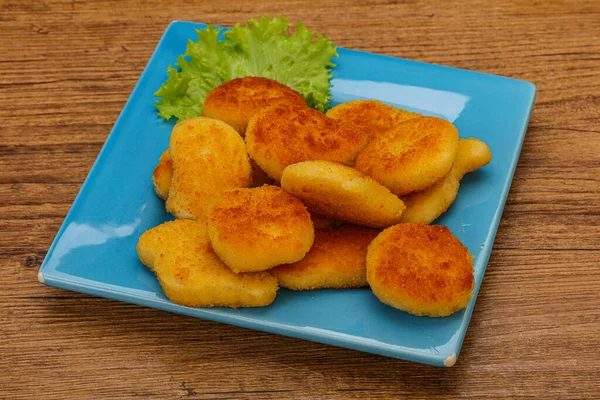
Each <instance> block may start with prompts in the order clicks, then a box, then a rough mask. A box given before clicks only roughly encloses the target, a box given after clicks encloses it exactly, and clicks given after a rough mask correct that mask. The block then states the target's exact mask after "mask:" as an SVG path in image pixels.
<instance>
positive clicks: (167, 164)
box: [152, 149, 273, 200]
mask: <svg viewBox="0 0 600 400" xmlns="http://www.w3.org/2000/svg"><path fill="white" fill-rule="evenodd" d="M250 164H251V166H252V183H251V184H250V187H258V186H262V185H270V184H272V183H273V179H271V178H269V175H267V174H265V172H264V171H263V170H262V169H260V167H259V166H258V165H256V163H255V162H254V161H252V160H250ZM172 178H173V162H172V160H171V153H170V152H169V150H168V149H167V150H166V151H165V152H164V153H162V155H161V156H160V160H159V161H158V164H157V165H156V167H155V168H154V173H153V174H152V182H153V183H154V191H155V192H156V194H157V195H158V197H160V198H161V199H163V200H167V198H168V197H169V188H170V187H171V179H172Z"/></svg>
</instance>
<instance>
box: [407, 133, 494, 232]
mask: <svg viewBox="0 0 600 400" xmlns="http://www.w3.org/2000/svg"><path fill="white" fill-rule="evenodd" d="M491 159H492V153H491V152H490V148H489V147H488V146H487V144H485V143H484V142H482V141H481V140H477V139H475V138H469V139H459V141H458V150H457V152H456V159H455V160H454V165H452V169H451V170H450V172H449V173H448V174H447V175H446V176H444V177H443V178H442V179H441V180H440V181H438V182H436V183H434V184H433V186H430V187H428V188H427V189H425V190H422V191H420V192H414V193H410V194H407V195H406V196H403V197H402V201H404V204H406V210H404V213H403V214H402V218H401V219H400V222H422V223H424V224H430V223H431V222H433V221H434V220H435V219H436V218H437V217H439V216H440V215H442V214H443V213H444V212H446V210H448V208H449V207H450V205H451V204H452V203H453V202H454V200H455V199H456V196H457V195H458V187H459V186H460V180H461V179H462V177H463V176H464V175H465V174H467V173H469V172H473V171H475V170H476V169H478V168H481V167H483V166H485V165H487V164H488V163H489V162H490V161H491Z"/></svg>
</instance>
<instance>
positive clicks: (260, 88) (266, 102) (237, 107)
mask: <svg viewBox="0 0 600 400" xmlns="http://www.w3.org/2000/svg"><path fill="white" fill-rule="evenodd" d="M276 105H295V106H298V107H306V102H305V101H304V98H303V97H302V96H301V95H300V94H299V93H298V92H296V91H295V90H293V89H291V88H289V87H287V86H285V85H282V84H281V83H279V82H277V81H274V80H272V79H267V78H261V77H257V76H247V77H245V78H236V79H232V80H230V81H227V82H225V83H223V84H221V85H219V86H217V87H216V88H214V89H213V90H211V91H210V92H208V95H207V96H206V99H205V100H204V106H203V112H202V113H203V115H204V116H205V117H209V118H215V119H219V120H221V121H223V122H226V123H227V124H229V125H231V126H233V127H234V128H235V130H236V131H238V132H239V133H240V135H242V136H244V135H245V133H246V127H247V126H248V122H249V121H250V119H251V118H252V117H253V116H254V114H256V113H257V112H258V111H260V110H262V109H264V108H266V107H272V106H276Z"/></svg>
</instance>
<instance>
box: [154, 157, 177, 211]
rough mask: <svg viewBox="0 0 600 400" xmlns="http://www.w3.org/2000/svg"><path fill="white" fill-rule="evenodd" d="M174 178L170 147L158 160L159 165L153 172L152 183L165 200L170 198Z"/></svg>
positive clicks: (157, 193) (158, 194)
mask: <svg viewBox="0 0 600 400" xmlns="http://www.w3.org/2000/svg"><path fill="white" fill-rule="evenodd" d="M172 178H173V162H172V161H171V153H169V149H167V150H165V152H164V153H162V155H161V156H160V159H159V160H158V165H157V166H156V168H154V172H153V173H152V183H153V184H154V191H155V192H156V195H157V196H158V197H160V198H161V199H163V200H167V199H168V198H169V188H170V187H171V179H172Z"/></svg>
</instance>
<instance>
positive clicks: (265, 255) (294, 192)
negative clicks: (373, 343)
mask: <svg viewBox="0 0 600 400" xmlns="http://www.w3.org/2000/svg"><path fill="white" fill-rule="evenodd" d="M203 113H204V115H203V116H201V117H197V118H192V119H187V120H183V121H180V122H179V123H178V124H176V125H175V127H174V128H173V131H172V133H171V138H170V142H169V148H168V149H167V151H165V152H164V154H163V155H162V156H161V157H160V160H159V164H158V165H157V167H156V168H155V170H154V174H153V177H152V179H153V182H154V187H155V191H156V193H157V194H158V196H159V197H161V198H162V199H164V200H166V209H167V211H169V212H170V213H171V214H173V215H174V216H175V217H176V220H174V221H170V222H166V223H164V224H162V225H159V226H157V227H155V228H153V229H150V230H148V231H146V232H145V233H144V234H142V236H141V237H140V239H139V242H138V245H137V251H138V255H139V258H140V260H141V261H142V263H144V264H145V265H147V266H148V267H149V268H151V269H152V271H154V273H155V274H156V276H157V278H158V280H159V282H160V284H161V286H162V288H163V290H164V293H165V294H166V296H167V297H168V298H169V299H170V300H171V301H173V302H175V303H177V304H181V305H185V306H191V307H213V306H226V307H256V306H266V305H268V304H270V303H271V302H272V301H273V300H274V299H275V296H276V295H277V291H278V289H279V287H280V286H281V287H285V288H288V289H292V290H313V289H323V288H360V287H365V286H369V287H370V288H371V290H372V291H373V293H374V294H375V295H376V296H377V297H378V298H379V300H381V302H383V303H385V304H388V305H390V306H392V307H395V308H397V309H400V310H403V311H406V312H409V313H411V314H414V315H425V316H432V317H441V316H447V315H450V314H452V313H454V312H456V311H458V310H460V309H462V308H464V307H465V306H466V305H467V303H468V301H469V299H470V298H471V296H472V292H473V284H474V278H473V257H472V256H471V255H470V254H469V252H468V250H467V248H466V247H465V246H463V245H462V244H461V242H460V241H459V240H458V239H457V238H456V237H454V235H453V234H452V233H451V232H450V231H449V230H448V228H446V227H443V226H434V225H429V224H430V223H431V222H433V221H434V220H435V219H436V218H437V217H439V216H440V215H441V214H442V213H444V212H445V211H446V210H447V209H448V208H449V207H450V205H451V204H452V202H453V201H454V199H455V198H456V196H457V193H458V188H459V183H460V180H461V178H462V177H463V175H465V174H466V173H468V172H472V171H475V170H476V169H478V168H480V167H482V166H484V165H486V164H487V163H489V161H490V160H491V153H490V150H489V148H488V146H487V145H486V144H485V143H483V142H482V141H480V140H477V139H474V138H471V139H459V133H458V131H457V129H456V127H455V126H454V125H453V124H451V123H450V122H448V121H446V120H443V119H440V118H435V117H426V116H422V115H419V114H416V113H412V112H408V111H405V110H401V109H398V108H395V107H392V106H389V105H385V104H383V103H381V102H378V101H374V100H360V101H351V102H348V103H343V104H340V105H338V106H336V107H333V108H332V109H330V110H329V111H328V112H327V113H326V114H323V113H321V112H319V111H316V110H313V109H310V108H308V107H307V106H306V103H305V101H304V99H303V98H302V97H301V96H300V95H299V94H298V93H297V92H295V91H293V90H292V89H290V88H288V87H287V86H284V85H281V84H279V83H278V82H275V81H272V80H269V79H265V78H258V77H247V78H240V79H234V80H231V81H229V82H226V83H224V84H222V85H221V86H219V87H217V88H215V89H214V90H213V91H211V92H210V93H209V94H208V96H207V98H206V101H205V103H204V111H203Z"/></svg>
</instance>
